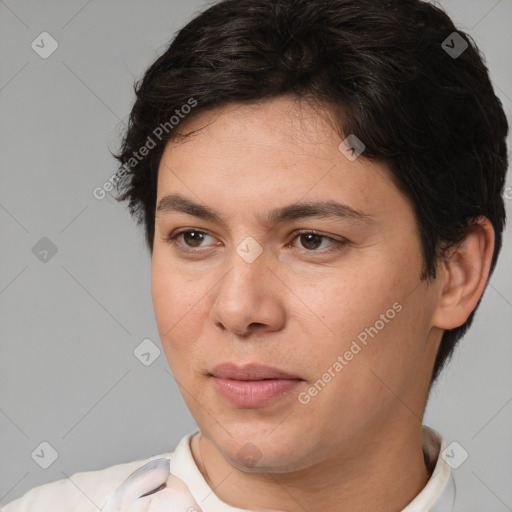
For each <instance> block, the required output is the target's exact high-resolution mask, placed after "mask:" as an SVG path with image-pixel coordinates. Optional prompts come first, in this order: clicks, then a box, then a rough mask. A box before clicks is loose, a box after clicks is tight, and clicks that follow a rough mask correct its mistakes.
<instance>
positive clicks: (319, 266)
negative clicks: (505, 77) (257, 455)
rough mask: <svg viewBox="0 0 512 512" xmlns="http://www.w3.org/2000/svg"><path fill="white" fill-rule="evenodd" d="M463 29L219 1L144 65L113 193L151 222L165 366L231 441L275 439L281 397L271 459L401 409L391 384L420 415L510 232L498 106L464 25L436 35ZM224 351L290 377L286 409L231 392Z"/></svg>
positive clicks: (349, 8)
mask: <svg viewBox="0 0 512 512" xmlns="http://www.w3.org/2000/svg"><path fill="white" fill-rule="evenodd" d="M453 32H456V28H455V26H454V25H453V22H452V21H451V20H450V19H449V17H448V16H447V15H446V14H445V13H444V12H443V11H441V10H440V9H438V8H436V7H435V6H433V5H431V4H429V3H426V2H423V1H420V0H389V1H385V2H382V1H378V0H357V1H354V0H329V1H326V0H315V1H311V0H307V1H306V0H282V1H275V2H270V1H268V0H227V1H222V2H219V3H217V4H215V5H213V6H211V7H210V8H208V9H207V10H206V11H204V12H203V13H202V14H199V15H198V16H197V17H195V18H194V19H193V20H192V21H190V22H189V23H188V24H187V25H186V26H185V27H184V28H183V29H182V30H181V31H179V33H178V34H177V35H176V37H175V38H174V40H173V41H172V42H171V44H170V46H169V48H168V49H167V50H166V51H165V52H164V53H163V55H162V56H161V57H160V58H158V59H157V60H156V62H155V63H154V64H152V65H151V67H150V68H149V69H148V70H147V72H146V74H145V76H144V77H143V79H142V80H141V81H140V82H138V83H137V85H136V88H135V91H136V95H137V98H136V102H135V105H134V107H133V110H132V112H131V115H130V123H129V126H128V129H127V131H126V134H125V137H124V140H123V145H122V148H121V151H120V152H119V154H118V155H117V158H118V159H119V161H120V163H121V171H120V176H121V178H120V180H119V183H118V184H119V190H120V192H121V195H120V200H128V202H129V208H130V211H131V213H132V214H133V215H134V216H135V217H136V219H137V220H138V221H139V222H140V223H142V224H143V226H144V229H145V235H146V241H147V244H148V247H149V249H150V252H151V254H152V290H153V302H154V307H155V314H156V319H157V324H158V328H159V331H160V335H161V338H162V344H163V347H164V349H165V351H166V355H167V357H168V360H169V363H170V365H171V368H172V369H173V372H174V374H175V376H176V379H177V381H178V383H179V385H180V387H181V390H182V392H183V395H184V398H185V400H186V401H187V403H188V405H189V408H190V409H191V411H192V413H193V414H194V417H195V418H196V421H198V424H199V426H200V427H201V428H202V429H203V430H205V431H209V433H210V435H211V436H212V437H213V438H215V437H216V438H217V439H221V438H222V439H224V445H225V446H227V445H230V446H231V448H226V453H228V452H230V450H231V452H230V453H233V452H234V451H236V450H237V449H238V448H239V446H240V444H241V445H244V443H245V442H247V441H248V440H252V439H256V438H257V439H258V440H259V443H260V444H259V446H265V443H267V442H268V440H267V438H268V436H269V432H270V431H271V430H272V429H273V428H275V425H276V417H277V416H276V414H282V415H283V418H284V417H285V416H286V418H287V419H286V420H285V419H282V422H283V424H282V426H281V427H280V429H279V430H280V432H281V433H275V434H273V435H272V439H273V440H274V441H276V442H277V441H278V442H279V446H281V448H280V450H281V453H280V454H279V453H275V452H274V453H275V457H276V459H275V460H274V461H267V462H268V464H269V465H272V464H274V467H275V464H279V465H281V466H283V467H284V466H287V465H289V466H290V467H292V466H293V467H300V466H301V463H302V462H301V461H303V460H306V458H307V457H309V459H308V460H311V453H313V451H314V450H316V452H315V453H321V452H322V449H320V450H318V448H319V446H321V447H323V449H324V451H325V453H327V452H328V451H329V450H330V449H331V447H330V446H329V445H328V443H327V442H324V441H322V439H329V438H330V437H329V436H330V435H331V434H332V436H331V437H336V436H338V437H343V438H344V439H345V442H346V443H347V444H346V446H345V448H347V447H348V446H350V440H353V439H355V438H356V437H357V436H358V435H361V433H362V432H364V431H365V430H368V431H371V430H372V429H375V426H376V425H379V423H380V422H381V421H382V418H383V417H389V418H394V419H395V420H396V421H399V419H400V418H402V416H403V415H404V414H410V411H406V412H404V408H403V405H400V404H399V402H398V401H397V400H396V396H400V397H401V398H402V399H404V400H406V401H407V400H408V401H410V403H411V404H413V403H414V404H415V405H418V411H417V413H418V415H421V414H422V410H421V407H422V406H424V401H425V400H426V396H427V394H428V389H429V386H430V385H431V383H432V382H433V381H434V380H435V379H436V378H437V376H438V375H439V373H440V371H441V369H442V368H443V366H444V365H445V363H446V361H447V360H448V359H449V357H450V355H451V353H452V352H453V349H454V347H455V345H456V344H457V342H458V341H459V340H460V339H461V337H462V336H463V335H464V333H465V332H466V331H467V329H468V327H469V326H470V325H471V322H472V320H473V317H474V314H475V311H476V309H477V307H478V304H479V302H480V300H481V297H482V294H483V291H484V288H485V285H486V282H487V280H488V276H489V275H490V273H491V272H492V270H493V269H494V267H495V264H496V261H497V257H498V254H499V251H500V248H501V240H502V231H503V227H504V222H505V211H504V204H503V199H502V193H503V188H504V182H505V173H506V168H507V153H506V143H505V139H506V135H507V131H508V125H507V121H506V117H505V114H504V112H503V109H502V106H501V103H500V101H499V100H498V98H497V97H496V96H495V94H494V92H493V88H492V85H491V82H490V80H489V76H488V72H487V69H486V67H485V64H484V63H483V60H482V56H481V55H480V54H479V52H478V49H477V48H476V46H475V44H474V42H473V41H472V40H471V38H470V37H469V36H468V35H467V34H465V33H462V32H460V31H458V33H459V36H461V37H462V38H463V40H465V41H466V42H467V44H468V46H467V48H466V49H465V50H464V51H463V52H462V53H461V54H460V55H459V56H458V57H457V58H454V57H453V55H452V56H451V55H449V54H448V53H447V51H445V48H444V47H443V45H442V43H443V41H445V40H446V39H447V38H448V37H449V36H450V35H451V34H452V33H453ZM347 138H348V142H349V143H354V141H355V145H356V147H355V149H356V150H357V152H356V153H354V152H353V151H352V152H350V151H349V152H348V153H347V151H345V149H344V148H346V144H345V145H344V144H343V141H345V140H347ZM340 143H341V145H340ZM143 148H145V149H143ZM359 151H361V154H360V155H359V156H358V157H357V158H354V156H356V154H357V153H358V152H359ZM134 153H136V154H137V155H139V156H140V155H142V158H139V157H138V156H137V158H134ZM347 156H349V157H351V158H347ZM168 196H172V197H168ZM165 198H167V199H165ZM193 203H195V204H193ZM306 203H307V204H306ZM319 203H322V205H319ZM336 204H337V205H338V206H336ZM292 205H294V206H292ZM339 205H341V207H340V206H339ZM315 208H316V210H317V211H314V210H315ZM319 208H320V210H321V211H320V212H318V209H319ZM334 210H336V212H337V214H336V215H334V214H333V211H334ZM185 228H188V233H183V231H184V230H185ZM192 228H195V231H194V230H193V229H192ZM179 230H181V232H182V233H181V234H180V233H178V231H179ZM298 231H300V232H298ZM305 232H306V233H305ZM308 232H309V234H308ZM311 232H315V233H316V234H315V233H313V234H312V233H311ZM322 237H323V238H322ZM466 255H469V256H468V257H466ZM350 354H352V355H350ZM338 356H342V360H343V361H341V360H340V359H338ZM226 361H230V362H236V363H240V364H243V363H245V362H258V363H262V364H269V365H272V366H278V367H279V368H280V369H282V370H286V371H287V372H288V373H290V374H293V376H296V377H298V379H300V380H298V383H297V385H296V386H295V387H293V388H291V389H290V393H289V394H288V395H287V396H288V397H289V398H286V399H284V400H285V401H286V400H289V403H288V402H286V403H287V405H286V406H284V405H283V402H280V401H279V400H278V401H277V402H276V403H272V404H268V405H265V406H264V407H256V408H252V407H241V408H240V407H230V406H227V405H226V402H225V401H223V399H222V398H220V397H219V396H218V393H217V392H216V391H215V390H214V389H213V385H212V383H211V374H212V372H213V371H214V367H215V365H217V364H219V363H222V362H226ZM336 362H338V365H336ZM340 365H341V366H340ZM397 370H399V371H397ZM315 383H316V384H315ZM313 388H314V389H316V391H314V390H313ZM390 390H391V392H390ZM290 397H291V398H290ZM205 407H206V408H211V409H210V410H209V411H208V412H205V411H206V409H205ZM292 411H294V412H293V413H292ZM305 411H311V413H312V414H311V415H309V413H306V412H305ZM328 411H330V412H329V414H332V415H333V421H330V422H322V421H319V420H315V419H310V420H309V421H308V420H307V419H306V420H305V419H304V418H305V417H306V418H308V417H310V418H315V417H318V415H315V413H320V416H323V417H325V415H326V413H327V412H328ZM344 411H357V413H355V414H353V413H351V414H350V415H346V414H344ZM285 413H286V414H288V415H286V414H285ZM212 415H214V416H215V418H216V419H215V420H212ZM305 415H306V416H305ZM402 419H403V418H402ZM304 429H307V430H308V431H310V432H316V433H317V435H316V436H315V435H312V436H310V438H311V441H304V440H302V441H300V443H301V444H302V448H301V453H300V454H298V455H297V456H296V458H293V457H292V456H291V455H290V454H291V452H292V451H293V447H294V446H296V444H297V442H299V441H298V440H299V439H301V435H303V433H304ZM258 436H259V437H258ZM235 438H236V439H237V441H236V442H235V441H232V440H233V439H235ZM230 439H231V441H230ZM308 439H309V438H308ZM265 440H267V441H265ZM230 443H231V444H230ZM294 443H295V444H294ZM308 443H310V445H308ZM220 444H222V443H220ZM237 447H238V448H237ZM319 456H321V455H319ZM301 457H303V458H301Z"/></svg>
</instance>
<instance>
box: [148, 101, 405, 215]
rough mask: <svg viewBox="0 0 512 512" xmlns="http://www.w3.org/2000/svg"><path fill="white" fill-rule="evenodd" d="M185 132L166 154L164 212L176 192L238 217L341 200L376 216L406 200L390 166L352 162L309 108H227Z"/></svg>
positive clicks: (161, 185)
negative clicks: (167, 199) (245, 210)
mask: <svg viewBox="0 0 512 512" xmlns="http://www.w3.org/2000/svg"><path fill="white" fill-rule="evenodd" d="M180 130H181V131H182V132H184V133H191V135H190V136H188V137H186V138H185V139H180V138H177V139H176V140H172V141H170V142H169V143H168V144H167V146H166V148H165V150H164V153H163V155H162V159H161V162H160V167H159V173H158V190H157V204H158V203H159V202H160V201H161V200H162V199H163V198H164V196H167V195H169V194H172V193H175V192H178V193H180V194H181V195H182V196H186V197H188V198H190V199H192V200H195V202H202V203H205V202H208V203H209V204H212V203H213V205H218V206H219V208H217V209H222V208H220V206H221V205H222V207H223V208H225V209H230V208H231V209H232V210H233V211H234V210H237V209H238V211H240V207H241V206H243V207H244V208H245V207H247V206H249V205H254V207H257V208H259V209H264V210H269V209H270V208H272V207H275V206H276V205H279V204H284V203H297V202H303V201H317V200H333V201H334V200H335V201H342V202H343V203H346V204H347V205H348V206H351V203H353V209H354V210H361V209H363V208H366V209H369V210H370V211H368V212H367V213H369V214H370V215H371V210H374V209H376V208H380V209H381V210H382V208H383V207H384V206H385V205H386V204H387V205H389V204H391V203H394V202H396V201H403V200H404V198H403V197H402V195H401V193H400V192H399V191H398V189H397V188H396V187H395V185H394V183H393V182H392V180H391V171H390V169H389V166H388V164H387V163H386V162H382V161H375V160H370V159H367V158H364V152H363V154H362V155H361V156H359V157H358V158H355V159H349V158H347V155H346V153H345V152H344V151H342V150H340V143H342V141H343V137H344V135H343V134H341V135H340V134H339V133H338V131H337V130H336V129H335V128H334V127H333V123H332V122H330V119H329V117H328V115H327V114H326V112H325V111H324V110H323V109H320V108H319V107H317V106H312V105H310V104H308V103H306V102H298V101H297V100H295V99H293V98H288V97H280V98H274V99H272V100H265V101H261V102H259V103H253V104H229V105H224V106H222V107H219V108H215V109H210V110H207V111H204V112H201V113H198V114H196V115H194V116H193V117H191V118H190V119H185V120H184V121H183V125H182V126H181V128H180ZM384 200H385V201H384ZM213 205H212V206H213Z"/></svg>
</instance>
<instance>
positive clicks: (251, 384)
mask: <svg viewBox="0 0 512 512" xmlns="http://www.w3.org/2000/svg"><path fill="white" fill-rule="evenodd" d="M212 378H213V382H214V383H215V387H216V388H217V391H218V392H219V393H220V394H221V395H222V396H223V397H224V398H226V399H227V400H228V401H230V402H231V403H232V404H234V405H236V406H238V407H263V406H264V405H267V404H269V403H270V402H272V401H273V400H275V399H276V398H278V397H279V396H281V395H283V394H285V393H288V392H290V391H292V390H293V389H294V388H295V387H296V386H297V385H298V384H299V383H300V382H301V381H300V380H299V379H268V380H232V379H222V378H219V377H212Z"/></svg>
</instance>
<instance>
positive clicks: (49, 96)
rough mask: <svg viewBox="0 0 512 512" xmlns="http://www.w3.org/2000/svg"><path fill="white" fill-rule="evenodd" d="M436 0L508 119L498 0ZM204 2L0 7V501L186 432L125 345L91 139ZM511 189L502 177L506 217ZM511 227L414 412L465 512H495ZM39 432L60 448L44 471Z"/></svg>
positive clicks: (132, 243)
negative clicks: (446, 451)
mask: <svg viewBox="0 0 512 512" xmlns="http://www.w3.org/2000/svg"><path fill="white" fill-rule="evenodd" d="M441 4H442V5H443V6H444V7H445V9H446V10H447V11H448V13H449V14H450V15H451V16H452V17H453V19H454V20H455V22H456V24H457V26H458V28H461V29H463V30H467V31H469V32H470V33H471V34H472V35H473V37H474V38H475V40H476V41H477V43H478V44H479V46H480V48H481V49H482V51H483V52H484V54H485V55H486V57H487V62H488V66H489V68H490V71H491V76H492V80H493V82H494V84H495V87H496V91H497V94H498V96H499V97H500V98H501V100H502V101H503V104H504V107H505V109H506V111H507V115H508V116H509V119H512V117H511V115H510V114H511V112H512V99H511V98H512V70H511V66H510V51H511V48H512V31H511V30H510V26H511V22H512V0H499V1H498V0H488V1H484V0H471V1H470V0H445V1H443V2H441ZM205 5H206V4H205V2H204V1H195V2H193V1H184V0H179V1H177V0H166V1H163V0H151V1H145V2H142V1H134V0H131V1H126V0H124V1H122V0H108V1H103V2H100V1H99V0H89V1H84V0H72V1H67V2H64V1H56V0H54V1H49V0H47V1H44V2H42V1H40V0H39V1H36V0H24V1H21V0H17V1H16V0H5V1H0V62H1V67H0V112H1V113H0V145H1V151H0V166H1V187H0V230H1V232H0V235H1V265H0V315H1V324H0V336H1V357H0V439H1V441H0V504H6V503H7V502H9V501H11V500H13V499H14V498H16V497H18V496H20V495H21V494H23V493H24V492H25V491H27V490H28V489H29V488H31V487H33V486H35V485H39V484H42V483H45V482H50V481H53V480H57V479H60V478H65V477H66V476H69V475H71V474H72V473H74V472H76V471H83V470H94V469H100V468H102V467H105V466H109V465H112V464H116V463H120V462H126V461H130V460H135V459H138V458H143V457H148V456H150V455H155V454H158V453H161V452H165V451H172V449H173V448H174V447H175V445H176V443H177V442H178V440H179V439H180V438H181V436H182V435H184V434H185V433H188V432H190V431H191V430H192V429H194V428H195V423H194V421H193V419H192V418H191V416H190V415H189V413H188V411H187V410H186V408H185V406H184V403H183V401H182V399H181V397H180V395H179V393H178V391H177V388H176V385H175V383H174V380H173V378H172V376H171V374H170V372H169V370H168V367H167V363H166V361H165V358H164V354H163V352H162V354H161V355H160V357H158V358H157V359H156V360H154V362H153V363H152V364H151V365H149V366H145V365H143V364H142V363H141V362H140V361H139V360H138V359H137V358H136V357H135V356H134V354H133V351H134V349H135V348H136V347H137V346H138V345H139V344H140V343H141V341H142V340H144V339H147V338H149V339H151V340H153V342H154V343H155V344H156V345H157V346H158V347H160V342H159V339H158V333H157V329H156V325H155V321H154V316H153V310H152V305H151V296H150V280H149V278H150V259H149V253H148V252H147V251H146V249H145V247H144V243H143V237H142V231H141V230H139V229H138V228H137V227H136V226H135V224H134V222H133V221H132V220H131V219H130V217H129V214H128V212H127V210H126V208H125V206H124V205H119V204H116V203H115V201H113V200H109V199H108V198H106V199H103V200H97V199H95V198H94V197H93V194H92V191H93V189H94V188H95V187H98V186H101V185H102V184H103V183H104V182H105V181H106V180H107V179H108V178H109V177H110V176H111V175H112V174H113V173H115V171H116V166H115V161H114V159H113V158H112V157H111V156H110V154H109V151H108V149H109V148H110V149H112V150H113V151H115V150H117V148H118V144H119V134H120V132H121V129H122V127H123V123H124V122H125V121H126V120H127V115H128V113H129V111H130V108H131V105H132V102H133V91H132V83H133V81H134V79H135V78H139V77H141V75H142V73H143V71H144V70H145V69H146V68H147V66H148V65H149V64H150V63H151V62H152V61H153V60H154V59H155V58H156V57H157V56H158V55H159V54H160V53H161V52H162V51H163V50H164V46H165V45H166V44H167V42H168V40H169V39H170V37H171V36H172V35H173V33H174V32H175V31H176V29H178V28H179V27H181V26H182V25H183V24H184V22H185V21H187V20H189V19H190V18H191V17H192V16H193V14H194V13H195V12H197V10H198V9H200V8H203V7H204V6H205ZM43 31H47V32H49V33H50V34H51V36H52V37H53V38H54V39H55V40H56V41H57V42H58V45H59V46H58V49H57V50H56V51H55V52H54V53H53V54H52V55H51V56H49V57H48V58H46V59H43V58H41V57H40V56H39V55H38V54H37V53H36V52H35V51H34V50H33V49H32V48H31V43H32V41H34V40H36V42H37V41H40V39H39V38H38V36H39V34H41V32H43ZM39 44H40V45H41V43H39ZM49 47H50V46H49V41H48V40H46V42H45V49H46V50H48V48H49ZM509 144H510V142H509ZM511 184H512V178H511V176H510V174H509V177H508V185H509V189H508V197H509V199H508V200H507V212H508V216H509V217H512V199H510V198H511V196H512V187H511ZM510 234H511V229H510V226H509V228H508V231H507V233H505V244H504V248H503V252H502V255H501V261H500V264H499V266H498V268H497V270H496V272H495V274H494V276H493V278H492V280H491V283H490V286H489V288H488V290H487V292H486V295H485V298H484V301H483V303H482V304H481V307H480V311H479V313H478V315H477V317H476V320H475V324H474V326H473V328H472V329H471V331H470V333H469V334H468V336H467V337H466V338H465V340H464V342H463V343H462V344H461V346H460V348H459V350H458V352H457V353H456V355H455V357H454V359H453V361H452V364H451V366H450V367H449V369H448V371H446V372H445V373H444V374H443V375H442V377H441V379H440V382H439V384H438V385H437V386H436V388H435V389H434V390H433V392H432V395H431V400H430V403H429V406H428V408H427V414H426V419H425V423H426V424H428V425H431V426H433V427H434V428H436V429H437V430H439V431H440V432H441V433H442V434H443V436H444V437H445V439H446V441H447V442H448V443H450V442H452V441H456V442H458V443H459V444H460V445H461V446H462V447H463V448H464V450H466V451H467V452H468V454H469V457H468V459H467V460H466V461H465V462H464V463H463V464H462V465H461V466H460V467H458V468H457V469H456V470H454V472H455V473H456V479H457V481H458V485H459V499H458V503H459V505H460V504H464V506H463V508H464V509H465V510H467V511H468V512H469V511H479V512H482V511H483V510H485V511H506V510H512V486H511V485H510V482H511V481H512V440H511V435H510V433H511V432H512V428H511V426H512V372H511V371H510V369H511V367H512V350H511V347H510V338H511V336H510V332H511V330H512V271H511V265H510V262H511V261H512V243H511V242H512V237H511V236H510ZM42 237H47V238H48V239H50V240H51V242H52V243H53V244H54V245H55V246H56V248H57V253H56V254H55V255H53V256H52V253H51V252H49V253H48V255H47V256H46V261H41V260H40V258H42V257H43V253H41V254H39V255H37V254H34V252H36V253H37V251H34V252H33V249H32V248H33V247H34V246H35V245H36V244H37V243H38V242H39V240H40V239H41V238H42ZM40 243H42V244H44V243H45V242H40ZM38 247H39V246H38ZM43 249H44V247H43ZM39 250H41V248H39ZM41 442H47V443H49V444H50V445H51V446H52V447H53V448H54V449H55V450H56V451H57V452H58V454H59V456H58V458H57V460H56V461H55V462H54V463H53V464H52V465H51V466H50V467H49V468H48V469H42V468H41V467H40V465H39V464H41V463H44V460H43V459H44V458H45V457H48V456H50V454H51V450H49V449H47V448H46V451H45V448H44V445H43V452H41V451H40V450H41V448H39V449H38V450H39V451H38V450H36V448H38V447H40V443H41ZM34 450H36V453H39V455H40V456H39V458H38V457H37V456H34V458H33V457H32V456H31V454H32V453H33V452H34ZM458 450H459V451H458V452H457V453H458V456H460V454H461V453H463V452H461V451H460V449H458ZM41 453H44V456H43V455H41ZM38 463H39V464H38Z"/></svg>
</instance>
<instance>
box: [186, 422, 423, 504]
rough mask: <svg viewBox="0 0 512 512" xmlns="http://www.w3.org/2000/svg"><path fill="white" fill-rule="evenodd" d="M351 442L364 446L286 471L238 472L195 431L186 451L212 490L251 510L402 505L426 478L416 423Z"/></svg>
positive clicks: (228, 500) (229, 501)
mask: <svg viewBox="0 0 512 512" xmlns="http://www.w3.org/2000/svg"><path fill="white" fill-rule="evenodd" d="M402 420H403V418H402ZM409 426H410V425H409ZM357 446H359V447H361V446H363V447H365V448H364V449H362V450H359V451H358V453H354V454H351V455H346V454H345V453H339V452H338V453H336V452H334V453H333V455H332V457H330V458H329V459H325V460H323V461H322V462H321V463H318V464H316V465H315V466H311V467H308V468H307V469H303V470H300V471H295V472H288V473H279V472H276V473H271V472H268V471H267V472H265V473H254V472H250V473H249V472H243V471H240V470H238V469H236V468H234V467H233V466H232V465H231V464H229V463H228V462H227V461H226V460H225V459H224V457H223V456H222V454H221V453H220V452H219V451H218V450H217V448H216V447H215V445H214V444H213V443H212V442H211V441H210V440H209V439H208V438H206V437H204V436H202V435H201V434H199V435H196V436H194V438H193V439H192V443H191V450H192V454H193V456H194V459H195V462H196V464H197V466H198V468H199V470H200V471H201V473H202V474H203V476H204V478H205V480H206V481H207V483H208V485H209V486H210V487H211V488H212V489H214V490H215V494H216V495H217V496H218V497H219V498H220V499H221V500H222V501H224V502H225V503H228V504H230V505H232V506H235V507H239V508H248V509H251V510H269V509H270V510H276V509H279V510H286V511H287V512H304V510H308V511H309V512H315V511H324V510H332V511H348V510H350V511H351V512H360V511H361V512H363V511H364V512H367V511H368V510H379V511H381V512H387V511H389V512H391V511H396V510H402V509H403V508H404V507H405V506H406V505H407V504H408V503H410V502H411V501H412V500H413V499H414V497H415V496H416V495H417V494H418V493H419V492H420V491H421V490H422V489H423V487H425V485H426V483H427V481H428V479H429V478H430V473H429V470H428V469H427V467H426V465H425V461H424V457H423V451H422V444H421V424H417V425H416V428H413V429H409V431H408V432H405V433H404V430H403V423H402V424H401V426H400V427H397V426H396V425H395V426H394V427H393V428H389V429H388V430H387V431H386V432H385V431H384V430H383V429H381V430H379V433H378V435H375V433H373V434H372V435H367V436H366V438H365V437H361V439H360V440H359V442H358V443H357Z"/></svg>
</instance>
